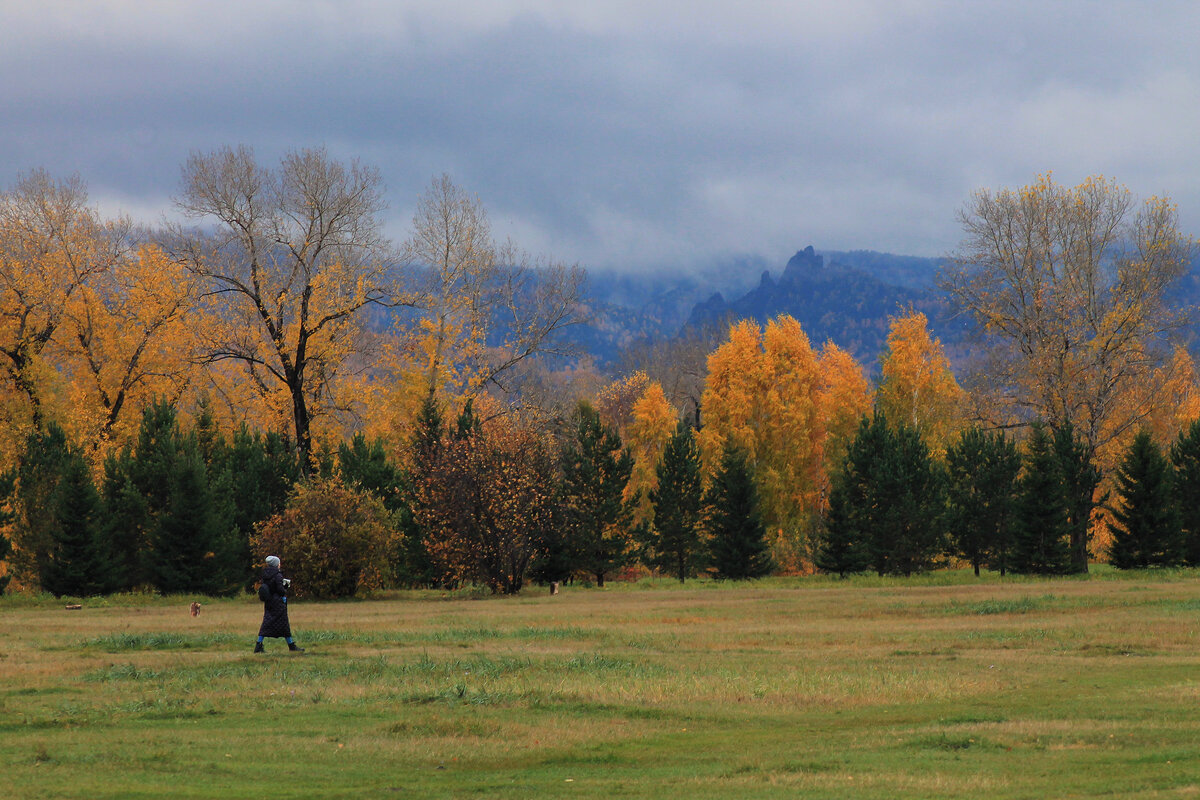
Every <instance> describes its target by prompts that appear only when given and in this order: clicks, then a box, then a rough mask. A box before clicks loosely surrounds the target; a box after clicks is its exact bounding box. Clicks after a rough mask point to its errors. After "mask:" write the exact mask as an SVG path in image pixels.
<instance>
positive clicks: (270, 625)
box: [258, 564, 292, 638]
mask: <svg viewBox="0 0 1200 800" xmlns="http://www.w3.org/2000/svg"><path fill="white" fill-rule="evenodd" d="M262 582H263V584H264V585H266V586H267V587H269V588H270V589H271V596H270V597H268V598H267V600H266V602H265V603H263V621H262V626H261V627H259V629H258V635H259V636H263V637H267V638H272V637H280V636H282V637H284V638H286V637H288V636H291V635H292V626H291V624H289V623H288V615H287V589H286V588H284V585H283V573H282V572H280V571H279V567H277V566H275V565H274V564H267V566H266V567H265V568H264V569H263V574H262Z"/></svg>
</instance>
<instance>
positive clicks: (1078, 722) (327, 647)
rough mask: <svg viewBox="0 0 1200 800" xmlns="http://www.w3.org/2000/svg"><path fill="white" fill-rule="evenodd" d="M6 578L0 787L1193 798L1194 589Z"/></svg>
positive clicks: (1192, 585)
mask: <svg viewBox="0 0 1200 800" xmlns="http://www.w3.org/2000/svg"><path fill="white" fill-rule="evenodd" d="M1197 577H1200V576H1198V575H1197V574H1196V573H1194V572H1192V571H1189V570H1171V571H1157V572H1136V573H1119V572H1116V571H1113V570H1108V569H1099V570H1096V571H1095V572H1094V573H1093V574H1092V575H1091V576H1089V577H1088V578H1083V579H1081V578H1064V579H1054V580H1038V579H1032V578H1016V579H1013V578H1005V579H1004V580H1001V579H999V578H998V577H996V576H994V575H985V576H984V577H982V578H980V579H976V578H975V577H974V576H973V575H971V574H970V573H969V572H965V571H947V572H939V573H935V574H933V575H929V576H922V577H919V578H914V579H910V580H901V579H891V578H876V577H857V578H852V579H849V580H846V581H842V580H838V579H836V578H824V577H818V578H806V579H770V580H766V581H762V582H759V583H755V584H752V585H745V584H731V583H710V582H697V583H692V582H689V583H688V584H686V585H683V586H680V585H679V584H678V582H676V581H667V580H663V581H651V580H646V581H639V582H637V583H633V584H615V585H610V586H609V587H606V588H605V589H585V588H577V587H567V588H566V589H565V590H564V591H563V592H562V593H560V594H559V595H557V596H553V597H551V596H549V595H548V594H547V593H544V592H540V591H538V590H536V589H531V590H530V591H529V592H527V594H526V595H525V596H522V597H517V598H485V599H479V597H478V594H477V593H470V594H465V595H454V594H445V593H437V592H429V593H422V592H404V593H391V594H387V595H383V596H381V597H379V598H376V599H373V600H369V601H356V602H348V603H304V602H297V603H296V604H295V606H294V607H293V608H292V609H291V614H292V623H293V626H294V629H295V631H296V634H297V638H298V639H299V640H300V643H301V644H302V645H303V646H305V647H307V648H308V652H307V653H306V654H304V655H303V656H297V655H291V654H289V653H288V652H287V651H286V649H285V648H284V647H283V645H282V643H281V642H279V641H278V640H272V641H269V642H268V646H267V648H268V651H267V653H266V654H265V655H259V656H256V655H253V654H252V653H251V652H250V650H251V647H252V645H253V640H254V633H255V631H256V630H257V627H258V617H259V615H260V614H261V606H260V605H259V604H258V603H257V601H256V600H254V599H252V598H238V599H231V600H209V601H205V604H204V609H203V611H202V612H201V614H200V616H198V617H194V618H193V617H191V616H189V614H188V611H187V604H188V602H189V601H190V600H191V598H183V597H174V598H156V597H148V596H141V595H124V596H121V597H117V598H107V599H104V600H84V601H81V602H82V603H83V605H84V608H83V609H82V610H80V611H67V610H64V608H63V606H64V605H65V604H66V602H67V601H65V600H62V601H58V600H53V599H52V598H47V597H40V598H37V597H34V598H31V597H5V598H0V797H6V798H7V797H14V798H139V797H146V798H149V797H156V798H157V797H161V796H163V795H169V796H171V797H173V798H217V797H244V796H248V795H250V794H259V793H264V792H267V793H269V794H270V795H271V796H272V797H275V798H343V797H344V798H363V797H393V796H395V797H422V798H426V797H430V798H439V797H444V798H461V797H500V798H503V797H512V798H525V797H531V796H542V795H544V796H554V797H558V796H578V797H644V798H660V797H671V796H677V795H691V796H694V797H720V798H760V797H776V796H786V797H813V798H860V797H861V798H932V797H947V798H949V797H963V798H966V797H970V798H977V797H988V798H1041V797H1091V796H1100V795H1107V796H1118V797H1138V798H1167V797H1180V796H1192V795H1196V794H1200V715H1198V714H1197V713H1196V712H1195V708H1196V706H1197V702H1198V701H1200V581H1198V580H1197Z"/></svg>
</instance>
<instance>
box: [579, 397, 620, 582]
mask: <svg viewBox="0 0 1200 800" xmlns="http://www.w3.org/2000/svg"><path fill="white" fill-rule="evenodd" d="M562 470H563V482H562V493H563V513H564V523H565V526H566V537H567V538H566V541H565V543H564V544H565V545H566V553H567V554H569V555H568V559H569V563H570V572H574V571H576V570H578V571H582V572H586V573H588V574H590V575H592V576H594V577H595V578H596V583H597V585H599V586H603V585H604V579H605V577H606V576H607V575H608V573H610V572H612V571H613V570H615V569H618V568H620V567H622V566H624V565H625V564H626V562H627V561H628V559H629V553H630V523H631V521H632V518H633V506H632V504H631V503H629V502H627V501H626V500H625V499H624V494H625V486H626V484H628V483H629V477H630V475H631V474H632V472H633V457H632V456H631V455H630V454H629V451H628V450H625V449H624V448H623V447H622V446H621V439H620V437H619V436H617V434H616V432H615V431H613V430H611V429H609V428H607V427H605V426H604V424H603V423H602V422H601V421H600V415H599V414H598V413H596V410H595V409H594V408H592V407H591V406H590V405H588V404H587V403H580V404H579V408H578V409H577V410H576V413H575V435H574V437H573V439H572V440H571V441H569V442H568V443H567V447H566V449H565V451H564V454H563V465H562Z"/></svg>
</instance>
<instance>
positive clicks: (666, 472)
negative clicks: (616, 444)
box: [644, 422, 706, 583]
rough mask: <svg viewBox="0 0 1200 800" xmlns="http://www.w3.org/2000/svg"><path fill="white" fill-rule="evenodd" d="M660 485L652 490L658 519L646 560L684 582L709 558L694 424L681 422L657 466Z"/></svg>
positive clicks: (698, 452)
mask: <svg viewBox="0 0 1200 800" xmlns="http://www.w3.org/2000/svg"><path fill="white" fill-rule="evenodd" d="M655 473H656V476H657V478H658V488H656V489H654V490H652V491H651V492H650V503H651V506H652V507H653V509H654V523H653V527H652V529H651V531H650V532H649V535H648V536H647V537H646V541H645V543H644V544H645V545H646V556H645V558H646V562H647V564H648V565H649V566H651V567H653V568H655V569H658V570H661V571H663V572H667V573H669V574H671V575H674V576H675V577H676V578H678V579H679V582H680V583H683V582H684V580H686V579H687V578H690V577H693V576H695V574H696V571H697V570H698V569H699V568H700V566H701V565H702V564H703V563H704V562H705V556H706V554H705V552H704V548H703V540H702V538H701V523H702V520H701V503H702V501H703V499H704V497H703V486H702V483H701V478H700V450H699V448H698V447H697V445H696V439H695V436H693V434H692V428H691V426H689V425H688V424H687V423H685V422H680V423H679V424H678V426H677V427H676V428H675V434H674V435H673V436H672V437H671V438H670V440H668V441H667V444H666V447H665V448H664V449H663V454H662V460H660V461H659V463H658V466H657V468H656V470H655Z"/></svg>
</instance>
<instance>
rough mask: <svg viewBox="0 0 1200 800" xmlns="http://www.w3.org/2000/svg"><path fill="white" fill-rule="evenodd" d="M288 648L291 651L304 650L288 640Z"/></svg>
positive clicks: (298, 651) (300, 651) (299, 651)
mask: <svg viewBox="0 0 1200 800" xmlns="http://www.w3.org/2000/svg"><path fill="white" fill-rule="evenodd" d="M288 650H291V651H292V652H293V653H303V652H304V648H303V647H299V646H298V645H297V644H296V643H295V642H288Z"/></svg>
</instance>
